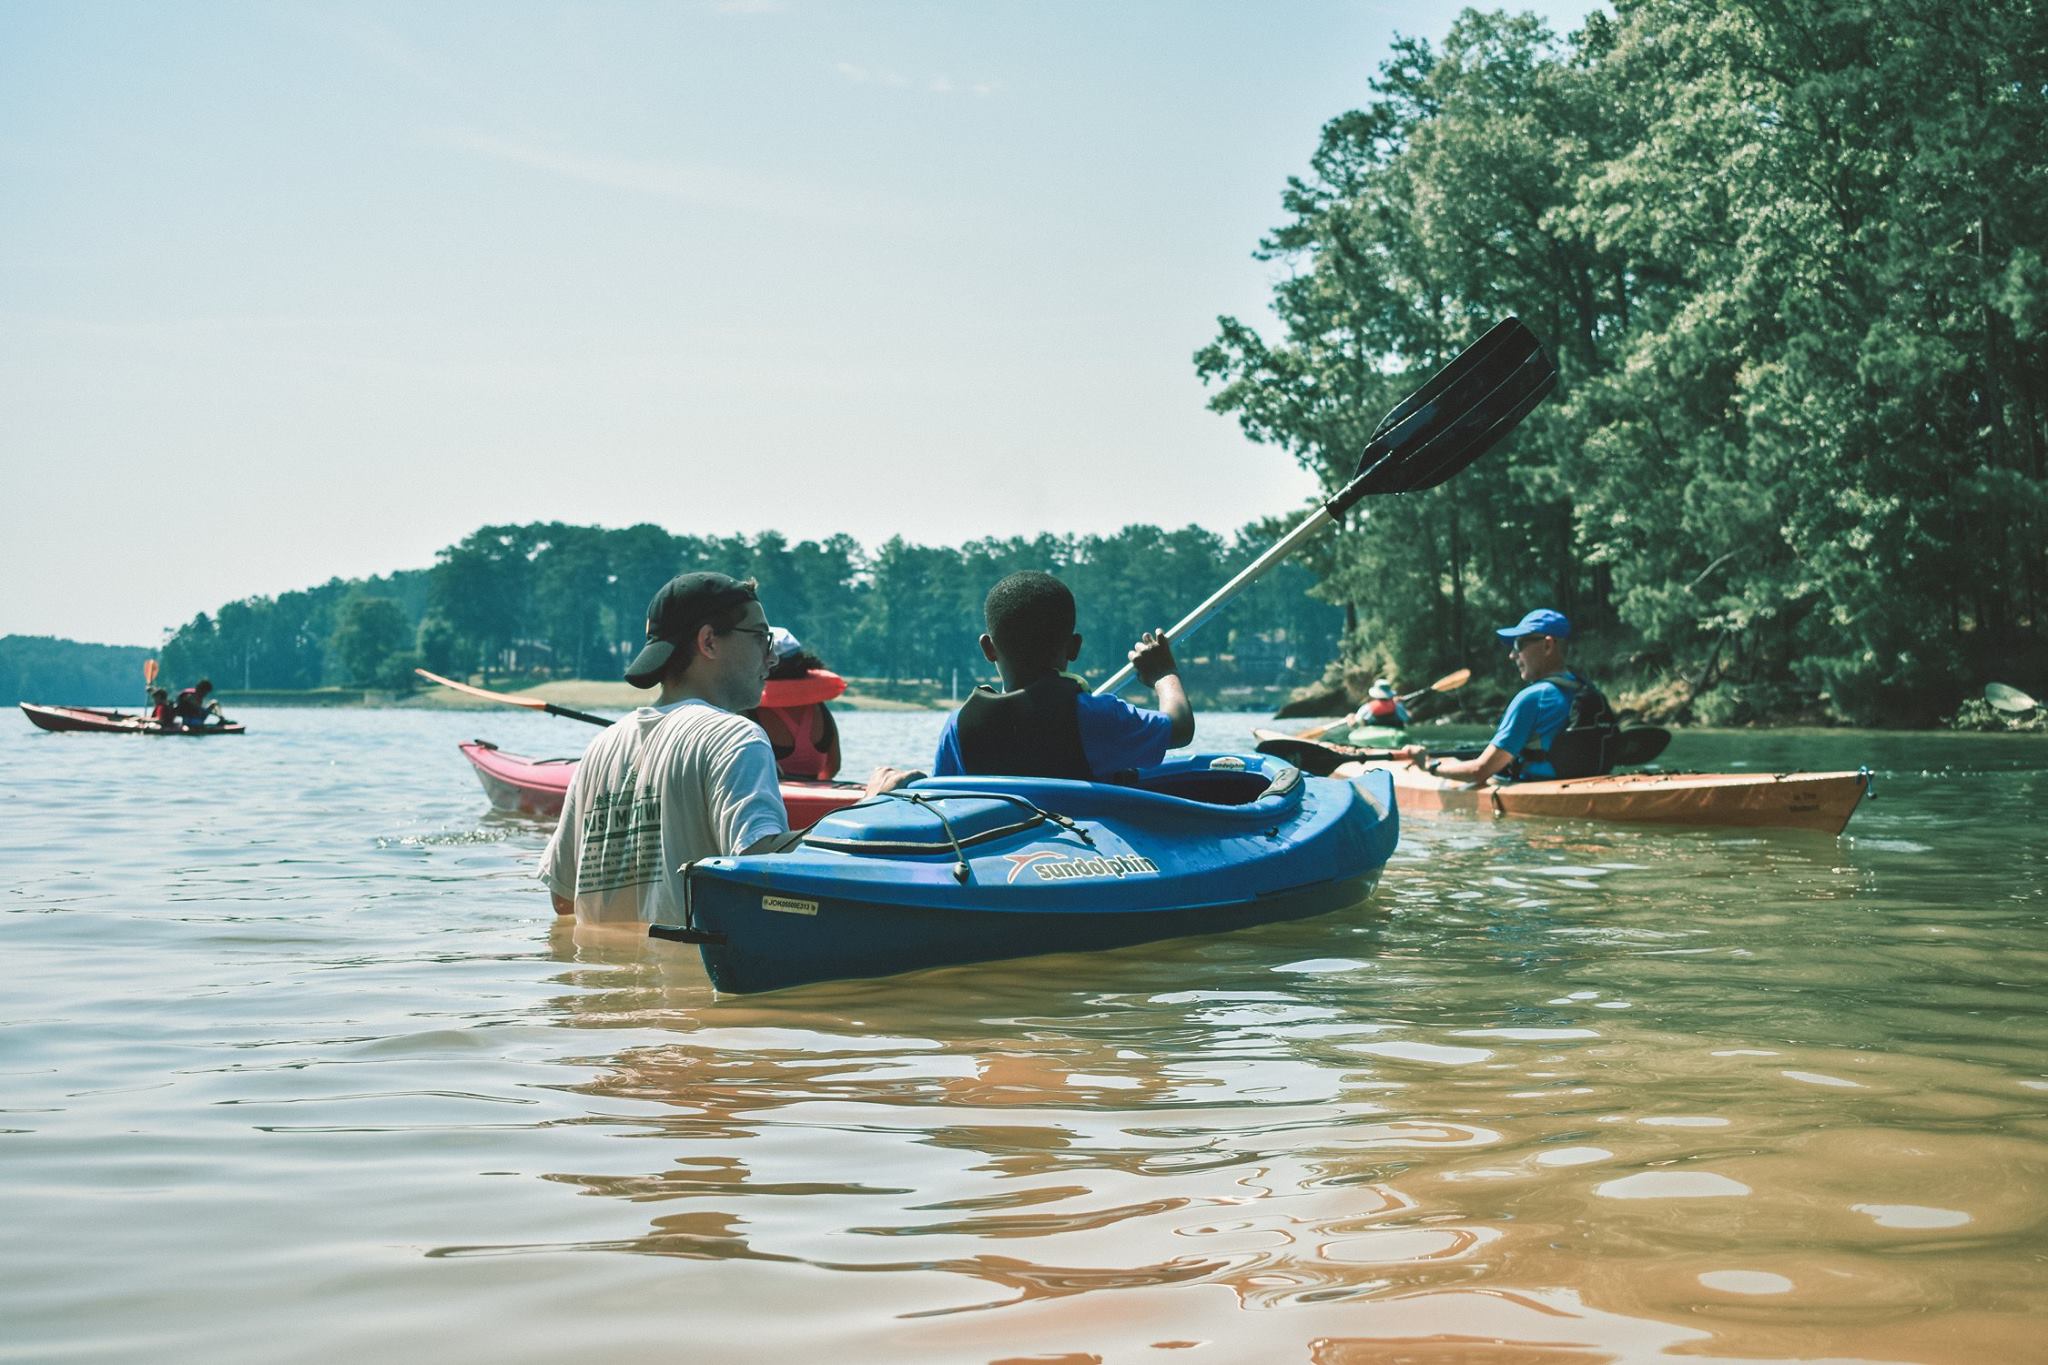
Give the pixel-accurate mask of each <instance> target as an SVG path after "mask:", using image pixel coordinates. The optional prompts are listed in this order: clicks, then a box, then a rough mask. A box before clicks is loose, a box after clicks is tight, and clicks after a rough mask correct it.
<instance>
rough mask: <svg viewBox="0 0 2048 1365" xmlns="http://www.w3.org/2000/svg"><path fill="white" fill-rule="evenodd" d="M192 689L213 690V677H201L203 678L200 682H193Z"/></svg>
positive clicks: (197, 690) (195, 690)
mask: <svg viewBox="0 0 2048 1365" xmlns="http://www.w3.org/2000/svg"><path fill="white" fill-rule="evenodd" d="M192 690H193V691H194V692H211V691H213V679H211V678H201V679H200V680H199V681H198V682H196V683H193V684H192Z"/></svg>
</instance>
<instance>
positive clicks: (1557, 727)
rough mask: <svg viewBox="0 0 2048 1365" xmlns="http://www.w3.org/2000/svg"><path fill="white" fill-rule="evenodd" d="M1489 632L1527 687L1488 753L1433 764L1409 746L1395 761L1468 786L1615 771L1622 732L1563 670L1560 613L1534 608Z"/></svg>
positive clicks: (1565, 626)
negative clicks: (1504, 649) (1617, 742)
mask: <svg viewBox="0 0 2048 1365" xmlns="http://www.w3.org/2000/svg"><path fill="white" fill-rule="evenodd" d="M1494 633H1495V634H1496V635H1498V636H1500V637H1501V639H1503V640H1505V641H1506V642H1507V646H1508V653H1509V656H1510V657H1511V658H1512V659H1513V660H1514V661H1515V668H1516V671H1518V672H1519V673H1520V674H1521V675H1522V680H1523V681H1524V682H1525V683H1526V684H1527V685H1526V686H1525V687H1523V688H1522V690H1521V691H1519V692H1517V693H1515V696H1514V699H1513V700H1512V701H1510V702H1509V703H1508V709H1507V711H1506V712H1505V713H1504V714H1503V715H1502V716H1501V720H1500V725H1499V727H1498V728H1497V729H1496V730H1495V731H1494V733H1493V738H1492V739H1491V740H1490V741H1488V743H1487V746H1486V748H1485V749H1484V750H1482V751H1481V752H1480V754H1479V756H1478V757H1477V758H1431V757H1430V754H1429V747H1428V746H1427V745H1423V744H1410V745H1406V746H1404V747H1402V748H1400V749H1396V750H1395V751H1394V755H1393V756H1394V757H1395V758H1399V759H1406V760H1407V761H1408V762H1409V763H1412V764H1414V765H1415V766H1416V767H1418V768H1422V769H1425V770H1427V771H1428V772H1430V773H1433V774H1435V775H1436V776H1438V777H1449V778H1456V779H1460V780H1462V781H1466V782H1473V783H1478V782H1486V781H1490V780H1493V779H1495V778H1498V779H1500V780H1502V781H1507V782H1516V781H1524V780H1528V781H1543V780H1547V779H1550V778H1559V777H1592V776H1595V775H1597V774H1600V773H1606V772H1611V771H1613V768H1614V746H1615V740H1616V738H1617V737H1618V736H1619V735H1620V732H1621V727H1620V725H1619V724H1618V723H1617V722H1616V721H1615V719H1614V712H1613V710H1612V709H1611V708H1610V707H1609V706H1608V705H1607V698H1606V697H1604V696H1602V695H1601V694H1600V689H1599V688H1597V687H1595V686H1594V685H1593V684H1592V683H1591V682H1589V681H1587V680H1586V679H1585V678H1584V677H1583V676H1581V675H1580V674H1578V673H1577V672H1574V671H1573V670H1572V669H1570V668H1568V667H1567V666H1566V664H1565V652H1566V650H1567V648H1568V647H1569V645H1568V642H1569V641H1570V639H1571V634H1572V623H1571V622H1570V621H1569V620H1567V619H1566V618H1565V615H1564V613H1563V612H1561V611H1553V610H1551V609H1550V608H1548V607H1538V608H1537V609H1536V610H1534V611H1532V612H1530V613H1529V614H1528V615H1527V616H1524V617H1523V618H1522V619H1521V620H1520V621H1517V622H1516V623H1515V624H1514V625H1512V626H1507V627H1504V628H1502V629H1500V630H1497V631H1495V632H1494Z"/></svg>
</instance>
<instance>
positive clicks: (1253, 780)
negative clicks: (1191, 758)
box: [1130, 768, 1301, 806]
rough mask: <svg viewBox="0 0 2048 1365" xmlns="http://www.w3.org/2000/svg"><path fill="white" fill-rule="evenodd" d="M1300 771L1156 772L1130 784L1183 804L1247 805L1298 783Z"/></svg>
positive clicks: (1201, 770)
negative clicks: (1171, 797) (1285, 785)
mask: <svg viewBox="0 0 2048 1365" xmlns="http://www.w3.org/2000/svg"><path fill="white" fill-rule="evenodd" d="M1289 774H1292V777H1291V778H1290V777H1289ZM1300 778H1301V769H1299V768H1288V769H1286V770H1284V771H1283V772H1280V773H1276V774H1273V775H1271V776H1268V775H1267V774H1265V773H1262V772H1246V771H1243V770H1236V771H1233V770H1230V769H1217V768H1197V769H1194V770H1192V771H1185V772H1165V773H1156V774H1153V775H1152V776H1150V777H1149V778H1148V777H1143V776H1140V777H1138V778H1137V779H1136V780H1135V781H1133V782H1132V783H1131V784H1130V785H1132V786H1134V787H1137V788H1138V789H1139V790H1140V791H1148V792H1158V793H1159V794H1160V795H1161V796H1177V797H1179V798H1180V799H1181V800H1183V801H1200V802H1201V803H1202V804H1204V805H1208V806H1248V805H1250V804H1251V803H1252V802H1254V801H1257V800H1259V799H1260V798H1261V797H1263V796H1265V795H1266V794H1267V793H1268V792H1271V791H1273V790H1274V789H1275V788H1276V787H1278V786H1279V785H1280V784H1281V783H1282V782H1283V780H1284V781H1286V782H1287V784H1288V785H1290V786H1291V785H1292V784H1293V782H1295V781H1299V780H1300Z"/></svg>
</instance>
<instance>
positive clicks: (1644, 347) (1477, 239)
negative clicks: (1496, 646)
mask: <svg viewBox="0 0 2048 1365" xmlns="http://www.w3.org/2000/svg"><path fill="white" fill-rule="evenodd" d="M1614 10H1615V13H1614V14H1613V15H1612V16H1611V17H1610V16H1608V15H1605V14H1602V13H1597V12H1596V13H1595V14H1593V15H1592V16H1590V17H1589V18H1588V19H1587V21H1586V23H1585V26H1584V27H1583V28H1582V29H1580V30H1579V31H1578V32H1576V33H1574V34H1571V35H1570V36H1568V37H1564V38H1560V37H1557V36H1556V35H1554V34H1553V33H1552V32H1550V31H1549V30H1548V29H1546V27H1545V26H1544V25H1543V24H1542V23H1541V22H1540V21H1539V20H1537V19H1536V18H1534V17H1533V16H1529V15H1519V16H1515V15H1508V14H1504V13H1499V12H1493V13H1482V12H1479V11H1475V10H1467V11H1466V12H1465V13H1464V14H1463V15H1462V16H1461V17H1460V18H1459V19H1458V20H1457V21H1456V23H1455V24H1454V26H1453V27H1452V28H1451V30H1450V32H1449V33H1448V35H1447V36H1446V37H1445V38H1444V39H1443V41H1442V42H1441V44H1438V45H1432V44H1431V43H1429V42H1425V41H1422V40H1419V39H1407V40H1402V41H1400V42H1398V43H1397V44H1396V47H1395V50H1394V53H1393V56H1392V57H1391V59H1390V60H1388V61H1387V62H1386V63H1385V64H1384V65H1383V66H1382V67H1381V68H1380V70H1379V74H1378V76H1377V78H1376V79H1374V80H1372V81H1371V82H1370V87H1369V93H1370V98H1369V100H1367V101H1366V102H1364V103H1363V105H1362V107H1360V108H1358V109H1355V110H1353V111H1351V112H1347V113H1344V114H1342V115H1341V116H1339V117H1337V118H1335V119H1333V120H1331V121H1330V122H1329V123H1328V124H1327V125H1326V126H1325V128H1324V130H1323V133H1322V136H1321V140H1320V142H1319V144H1318V146H1317V147H1316V149H1315V153H1314V157H1313V160H1312V163H1311V168H1310V170H1309V172H1308V173H1307V174H1305V175H1303V176H1299V177H1296V178H1293V179H1290V180H1289V181H1287V184H1286V189H1285V193H1284V196H1283V209H1284V215H1285V217H1284V221H1283V222H1282V223H1281V224H1280V225H1279V226H1278V227H1276V228H1275V229H1273V230H1272V232H1271V233H1270V234H1269V235H1268V236H1267V237H1266V238H1265V239H1264V241H1263V242H1262V243H1261V244H1260V249H1259V252H1258V254H1259V255H1260V256H1262V257H1263V258H1265V259H1268V260H1271V261H1274V262H1276V263H1281V264H1283V265H1284V266H1285V267H1286V272H1285V275H1284V277H1283V279H1282V281H1281V283H1279V284H1278V285H1277V286H1276V288H1275V291H1274V295H1273V307H1274V310H1275V312H1276V313H1277V315H1278V319H1279V324H1280V325H1279V327H1278V329H1276V330H1274V332H1273V335H1272V337H1271V339H1269V338H1268V337H1267V336H1266V335H1263V334H1262V333H1261V331H1260V330H1259V329H1258V328H1255V327H1253V326H1250V325H1247V324H1246V323H1244V322H1241V321H1239V320H1236V319H1233V318H1227V317H1226V318H1222V319H1219V329H1218V334H1217V336H1216V337H1215V339H1214V341H1213V343H1212V344H1210V345H1209V346H1207V347H1205V348H1204V349H1203V350H1202V351H1201V352H1199V353H1198V355H1197V356H1196V358H1195V359H1196V365H1197V368H1198V370H1199V371H1200V373H1201V374H1202V375H1203V376H1204V378H1205V379H1206V380H1207V381H1209V382H1210V383H1211V384H1212V385H1213V388H1214V391H1213V393H1212V404H1211V405H1212V406H1213V407H1214V408H1216V409H1217V410H1219V411H1222V412H1225V413H1230V414H1234V415H1235V416H1236V417H1237V418H1238V420H1239V421H1240V423H1241V424H1242V426H1243V429H1244V430H1245V431H1246V432H1247V433H1249V434H1250V435H1251V436H1252V437H1253V438H1255V439H1257V440H1261V441H1267V442H1272V443H1274V444H1277V445H1280V446H1283V447H1285V448H1286V449H1288V450H1289V451H1291V452H1292V453H1293V454H1294V455H1295V456H1296V457H1297V458H1299V459H1300V460H1301V461H1302V462H1303V463H1304V464H1305V465H1306V466H1307V467H1309V468H1311V469H1314V470H1316V471H1318V472H1319V473H1320V474H1321V475H1322V477H1323V478H1324V480H1325V482H1326V483H1327V485H1328V486H1330V487H1333V488H1334V487H1336V486H1337V485H1339V484H1341V483H1342V482H1343V481H1344V479H1345V478H1346V477H1347V476H1349V475H1350V474H1351V472H1352V466H1353V464H1354V462H1355V461H1356V460H1357V458H1358V455H1359V452H1360V450H1361V449H1362V448H1363V446H1364V444H1365V442H1366V439H1367V437H1368V436H1369V434H1370V432H1371V429H1372V427H1373V425H1374V424H1375V422H1376V421H1377V419H1378V417H1379V416H1380V414H1381V413H1383V412H1384V411H1385V410H1386V409H1387V408H1388V407H1389V406H1390V405H1391V404H1392V403H1394V402H1395V401H1396V400H1397V399H1398V398H1399V397H1400V396H1401V395H1402V394H1404V393H1405V392H1407V391H1408V390H1409V389H1411V388H1412V387H1414V385H1415V384H1416V383H1417V382H1419V380H1420V379H1421V378H1422V377H1423V376H1424V375H1425V374H1427V373H1428V372H1429V371H1431V370H1433V369H1434V368H1436V367H1437V366H1439V365H1441V364H1442V363H1443V362H1444V361H1446V360H1448V359H1449V358H1450V357H1451V356H1452V355H1454V354H1455V353H1456V352H1457V351H1458V350H1459V349H1460V348H1461V346H1463V345H1464V344H1465V343H1467V342H1469V341H1470V340H1471V339H1473V338H1474V337H1476V336H1478V335H1479V334H1480V333H1481V332H1482V331H1484V330H1485V328H1486V326H1487V325H1488V324H1490V323H1492V322H1493V321H1494V320H1495V319H1497V318H1498V317H1500V316H1502V315H1505V314H1509V313H1514V314H1518V315H1520V316H1521V317H1522V318H1523V320H1524V321H1526V322H1527V323H1529V325H1530V326H1531V327H1533V328H1534V329H1535V330H1536V331H1537V332H1538V333H1539V335H1541V336H1542V337H1544V338H1545V340H1546V342H1547V343H1548V344H1549V346H1550V347H1551V349H1552V351H1553V354H1554V355H1555V357H1556V359H1557V362H1558V366H1559V369H1560V371H1561V381H1560V384H1559V388H1558V391H1557V393H1556V394H1555V395H1554V396H1553V397H1552V398H1551V399H1550V400H1549V401H1547V402H1546V403H1545V404H1544V405H1543V406H1542V407H1541V408H1539V409H1538V410H1537V411H1536V412H1535V414H1534V415H1533V416H1531V417H1530V419H1529V420H1528V421H1527V422H1526V423H1525V424H1524V426H1523V427H1522V428H1521V430H1520V432H1519V433H1518V434H1517V435H1516V437H1515V438H1514V439H1513V440H1512V441H1511V442H1510V443H1509V444H1508V445H1507V446H1505V447H1504V448H1503V449H1502V450H1501V451H1499V452H1496V453H1495V454H1494V455H1492V456H1490V457H1488V459H1487V460H1486V461H1484V462H1482V463H1480V464H1478V465H1476V466H1474V467H1473V468H1472V469H1471V470H1470V471H1469V472H1468V473H1466V474H1465V475H1463V476H1461V477H1460V478H1458V479H1456V480H1454V481H1452V482H1451V483H1449V484H1447V485H1445V486H1444V487H1442V488H1440V489H1436V490H1432V491H1431V492H1428V493H1423V494H1416V495H1411V496H1406V497H1403V498H1400V499H1398V500H1396V505H1395V506H1394V507H1392V508H1390V509H1387V510H1386V511H1385V512H1383V513H1382V514H1381V515H1379V516H1376V517H1373V518H1372V519H1370V520H1369V521H1367V522H1366V523H1365V524H1363V525H1359V524H1357V523H1356V522H1354V524H1353V526H1352V527H1351V528H1349V529H1347V530H1346V531H1345V532H1343V533H1342V534H1340V535H1339V536H1337V537H1335V538H1334V539H1333V540H1332V541H1331V542H1329V543H1328V544H1326V545H1324V546H1322V547H1321V549H1320V554H1321V559H1320V561H1319V569H1320V572H1321V576H1322V579H1323V582H1322V586H1321V589H1320V590H1321V591H1322V592H1323V593H1325V594H1326V595H1327V596H1328V597H1329V598H1330V599H1331V600H1333V601H1337V602H1341V603H1345V604H1348V605H1350V606H1351V607H1352V608H1353V609H1354V617H1355V620H1354V627H1353V629H1352V630H1351V631H1350V632H1349V633H1348V635H1347V637H1346V645H1345V648H1346V651H1347V653H1348V654H1349V655H1350V656H1351V657H1353V658H1354V659H1378V660H1392V661H1394V662H1395V663H1397V664H1398V666H1399V667H1400V669H1401V671H1402V672H1403V673H1404V674H1405V675H1406V676H1408V677H1410V678H1416V677H1427V676H1428V675H1429V674H1430V673H1431V672H1432V671H1433V670H1435V669H1438V668H1442V667H1448V666H1452V665H1455V664H1457V663H1463V662H1471V661H1474V660H1475V659H1476V658H1477V657H1479V656H1481V655H1483V654H1487V653H1490V652H1491V651H1492V648H1493V645H1492V640H1491V636H1490V634H1489V630H1490V628H1491V627H1492V626H1493V625H1494V624H1495V623H1496V622H1500V621H1508V620H1513V619H1515V618H1516V617H1518V616H1519V615H1520V614H1521V612H1522V611H1523V610H1524V609H1525V608H1527V607H1529V606H1532V605H1554V606H1557V607H1559V608H1560V609H1562V610H1564V611H1565V612H1566V613H1568V614H1569V615H1570V616H1572V617H1573V619H1574V620H1575V621H1576V622H1577V623H1579V625H1580V626H1581V627H1582V632H1581V633H1582V634H1583V635H1584V636H1585V637H1587V638H1586V645H1587V646H1588V647H1589V648H1590V650H1591V653H1592V657H1593V658H1594V659H1595V661H1596V663H1597V665H1598V666H1599V667H1601V668H1603V669H1605V670H1608V671H1610V672H1611V673H1612V674H1613V675H1615V677H1616V679H1617V680H1626V681H1628V682H1630V683H1632V684H1633V685H1634V687H1635V688H1636V690H1637V691H1638V693H1639V694H1640V695H1642V696H1644V697H1646V698H1651V699H1655V700H1660V701H1661V702H1662V704H1663V707H1664V710H1665V713H1666V714H1675V715H1679V716H1681V717H1687V716H1689V717H1690V718H1692V719H1698V720H1704V721H1709V722H1731V721H1742V720H1745V719H1750V718H1756V717H1770V716H1787V715H1801V714H1804V715H1813V716H1816V717H1818V716H1827V717H1832V718H1837V719H1851V720H1856V721H1860V722H1873V721H1876V722H1882V721H1892V722H1897V721H1925V720H1929V719H1932V718H1934V717H1935V716H1937V715H1939V714H1942V713H1943V712H1944V711H1946V710H1948V709H1952V708H1953V704H1954V701H1955V699H1956V698H1957V697H1958V696H1959V695H1961V694H1964V693H1967V692H1971V691H1974V690H1975V688H1976V687H1978V686H1980V685H1981V684H1982V682H1983V681H1984V680H1985V679H1986V678H1987V677H1997V676H2003V675H2009V676H2017V677H2029V676H2040V673H2041V671H2042V670H2043V668H2044V666H2048V639H2044V630H2043V616H2042V610H2043V607H2044V605H2048V482H2044V474H2048V345H2044V324H2048V164H2044V163H2048V155H2044V153H2048V6H2043V5H2041V4H2039V3H2038V0H1944V2H1943V3H1939V4H1935V3H1926V4H1920V3H1908V4H1890V5H1870V4H1867V3H1862V0H1855V2H1854V3H1850V2H1847V0H1616V3H1615V5H1614Z"/></svg>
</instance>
